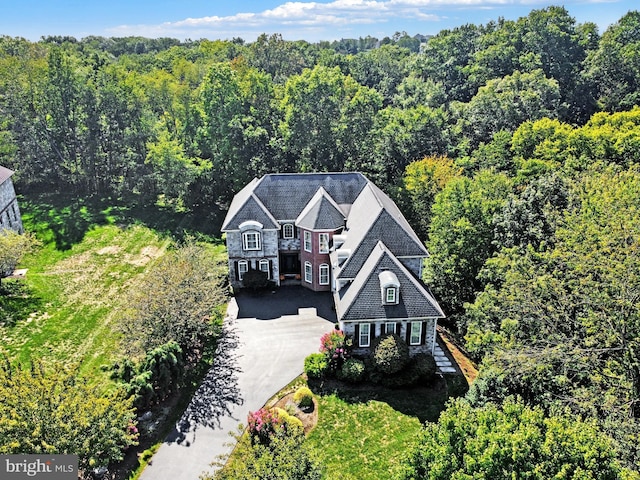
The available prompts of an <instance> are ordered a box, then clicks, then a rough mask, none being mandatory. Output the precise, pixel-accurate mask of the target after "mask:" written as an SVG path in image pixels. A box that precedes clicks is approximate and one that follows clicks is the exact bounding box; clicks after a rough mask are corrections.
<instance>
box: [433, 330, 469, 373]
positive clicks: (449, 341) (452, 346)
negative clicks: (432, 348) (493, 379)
mask: <svg viewBox="0 0 640 480" xmlns="http://www.w3.org/2000/svg"><path fill="white" fill-rule="evenodd" d="M437 328H438V334H439V335H440V338H441V339H442V341H443V342H444V344H445V345H446V347H447V349H448V350H449V353H451V355H452V356H453V358H454V360H455V361H456V363H457V364H458V367H460V370H461V371H462V374H463V375H464V376H465V378H466V379H467V382H468V383H469V385H471V384H472V383H473V381H474V380H475V379H476V377H477V376H478V369H477V367H476V365H475V364H474V363H473V362H472V361H471V359H469V357H468V356H467V355H466V353H465V352H464V351H463V349H462V347H461V346H458V345H457V343H456V341H455V339H454V338H453V335H451V333H449V332H448V331H447V330H445V329H444V328H442V327H441V326H440V325H438V327H437Z"/></svg>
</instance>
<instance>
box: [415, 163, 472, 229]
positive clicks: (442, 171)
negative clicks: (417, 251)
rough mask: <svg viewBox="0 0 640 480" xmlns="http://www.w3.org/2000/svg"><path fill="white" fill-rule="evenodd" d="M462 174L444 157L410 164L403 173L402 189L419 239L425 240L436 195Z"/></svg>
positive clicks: (459, 169) (460, 170)
mask: <svg viewBox="0 0 640 480" xmlns="http://www.w3.org/2000/svg"><path fill="white" fill-rule="evenodd" d="M461 174H462V169H461V168H459V167H456V166H455V165H454V163H453V160H451V159H449V158H447V157H444V156H435V155H434V156H430V157H425V158H423V159H422V160H417V161H415V162H411V163H410V164H409V165H407V168H406V170H405V173H404V177H403V179H404V189H405V190H406V192H407V194H408V195H409V199H410V204H411V208H412V211H413V214H414V215H413V216H414V218H415V222H412V225H414V226H415V228H416V229H417V230H418V233H419V235H420V238H427V234H428V230H429V224H430V223H431V208H432V206H433V202H434V200H435V197H436V195H437V194H438V193H439V192H441V191H442V190H443V189H444V187H445V186H446V185H447V183H449V182H450V181H451V180H453V179H454V178H458V177H459V176H460V175H461Z"/></svg>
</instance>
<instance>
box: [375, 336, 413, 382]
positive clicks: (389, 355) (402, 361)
mask: <svg viewBox="0 0 640 480" xmlns="http://www.w3.org/2000/svg"><path fill="white" fill-rule="evenodd" d="M371 360H372V366H373V368H374V369H375V370H376V371H378V372H380V373H381V374H383V375H391V374H394V373H397V372H399V371H401V370H402V369H403V368H405V367H406V366H407V365H408V364H409V346H408V345H407V342H405V341H404V340H403V339H402V338H401V337H400V336H398V335H396V334H391V335H383V336H381V337H378V338H376V339H375V340H374V343H373V350H372V354H371Z"/></svg>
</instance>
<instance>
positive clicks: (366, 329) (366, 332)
mask: <svg viewBox="0 0 640 480" xmlns="http://www.w3.org/2000/svg"><path fill="white" fill-rule="evenodd" d="M358 337H359V338H358V345H360V346H361V347H368V346H369V343H370V338H371V324H369V323H363V324H362V325H360V335H359V336H358Z"/></svg>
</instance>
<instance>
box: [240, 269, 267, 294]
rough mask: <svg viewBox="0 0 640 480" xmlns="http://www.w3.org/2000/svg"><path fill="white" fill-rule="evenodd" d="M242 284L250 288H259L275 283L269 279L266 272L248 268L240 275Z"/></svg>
mask: <svg viewBox="0 0 640 480" xmlns="http://www.w3.org/2000/svg"><path fill="white" fill-rule="evenodd" d="M242 285H243V286H244V287H245V288H250V289H252V290H260V289H261V288H267V287H272V286H274V285H275V284H274V283H273V282H272V281H270V280H269V275H268V274H267V272H263V271H262V270H255V269H253V268H250V269H249V270H248V271H247V272H245V273H244V275H243V276H242Z"/></svg>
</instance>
